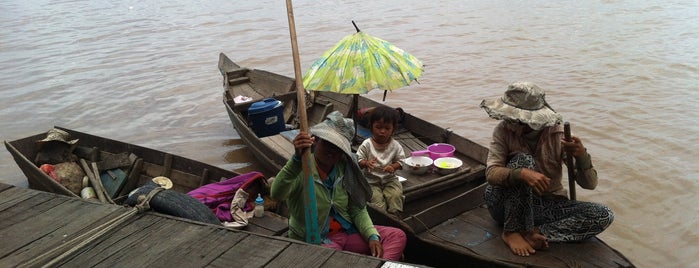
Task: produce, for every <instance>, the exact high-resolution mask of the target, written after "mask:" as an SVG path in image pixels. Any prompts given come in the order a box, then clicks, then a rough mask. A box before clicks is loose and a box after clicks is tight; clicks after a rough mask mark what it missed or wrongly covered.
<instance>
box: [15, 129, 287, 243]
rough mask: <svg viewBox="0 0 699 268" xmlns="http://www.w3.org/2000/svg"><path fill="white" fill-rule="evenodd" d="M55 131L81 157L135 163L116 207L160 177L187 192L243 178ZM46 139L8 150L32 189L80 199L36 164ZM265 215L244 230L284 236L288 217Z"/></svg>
mask: <svg viewBox="0 0 699 268" xmlns="http://www.w3.org/2000/svg"><path fill="white" fill-rule="evenodd" d="M55 128H57V129H60V130H63V131H66V132H67V133H68V134H70V136H71V138H72V139H78V142H77V143H76V145H78V146H77V147H76V149H75V151H76V154H78V153H77V151H78V148H83V149H84V148H97V149H98V150H99V153H98V154H99V155H101V158H102V159H107V158H109V157H110V156H111V157H112V159H113V158H114V156H117V155H124V154H126V155H129V156H131V157H130V158H131V159H133V161H131V163H130V165H129V166H127V167H125V168H124V169H125V170H126V173H127V176H126V178H125V182H124V183H123V186H122V187H121V189H120V190H119V191H118V193H116V194H115V197H116V198H114V199H113V201H114V203H117V204H122V203H124V201H125V199H126V195H127V194H128V193H129V192H131V191H132V190H134V189H136V188H137V187H139V186H141V185H143V184H145V183H146V182H148V181H150V180H152V179H153V178H154V177H158V176H164V177H167V178H169V179H170V181H171V182H172V188H171V189H172V190H174V191H176V192H180V193H187V192H189V191H191V190H194V189H196V188H199V187H200V186H202V185H205V184H209V183H215V182H219V181H220V180H223V179H228V178H233V177H236V176H238V175H241V174H238V173H236V172H233V171H229V170H225V169H222V168H218V167H216V166H212V165H208V164H205V163H202V162H198V161H195V160H192V159H188V158H185V157H182V156H177V155H173V154H169V153H166V152H162V151H158V150H154V149H150V148H146V147H141V146H138V145H134V144H129V143H125V142H121V141H116V140H112V139H108V138H103V137H98V136H94V135H90V134H86V133H82V132H78V131H75V130H71V129H67V128H61V127H55ZM45 137H46V132H42V133H39V134H36V135H33V136H29V137H26V138H22V139H18V140H14V141H10V142H7V141H5V147H6V148H7V150H8V151H9V152H10V153H11V154H12V157H13V158H14V159H15V162H17V165H18V166H19V167H20V169H21V170H22V172H23V173H24V174H25V176H26V177H27V180H28V182H29V188H31V189H35V190H40V191H45V192H51V193H57V194H61V195H67V196H72V197H76V198H80V196H79V195H78V194H76V193H75V192H74V191H71V190H69V189H68V188H66V187H65V186H64V185H63V184H61V183H58V182H57V181H56V180H54V179H52V178H51V177H50V176H49V175H47V174H46V173H45V172H44V171H42V170H40V169H39V167H37V165H35V162H34V159H35V158H36V156H37V154H38V153H39V152H38V147H37V144H36V142H37V141H39V140H41V139H44V138H45ZM171 215H172V214H171ZM266 215H267V217H262V218H254V219H251V220H250V222H249V225H248V226H247V227H245V230H247V231H250V232H254V233H259V234H265V235H281V234H283V233H285V232H286V230H287V229H288V226H287V224H288V223H287V220H286V218H284V217H282V216H280V215H278V214H276V213H273V212H266Z"/></svg>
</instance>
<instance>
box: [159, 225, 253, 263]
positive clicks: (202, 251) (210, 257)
mask: <svg viewBox="0 0 699 268" xmlns="http://www.w3.org/2000/svg"><path fill="white" fill-rule="evenodd" d="M248 236H249V235H248V234H245V233H242V232H230V231H227V230H225V229H217V228H205V229H203V230H202V232H200V234H199V237H198V238H197V239H191V240H190V241H189V242H188V243H181V244H180V246H179V247H178V248H176V250H172V251H169V252H166V253H165V254H163V256H162V257H161V258H160V259H158V260H157V261H156V262H155V263H153V265H152V266H162V267H205V266H208V265H209V264H210V263H212V262H214V261H216V259H217V258H219V257H221V256H225V254H226V251H228V250H230V249H231V247H233V246H235V245H236V244H237V243H239V241H242V240H243V239H245V238H246V237H248ZM233 264H234V263H233V262H232V263H229V265H228V267H231V266H237V265H233Z"/></svg>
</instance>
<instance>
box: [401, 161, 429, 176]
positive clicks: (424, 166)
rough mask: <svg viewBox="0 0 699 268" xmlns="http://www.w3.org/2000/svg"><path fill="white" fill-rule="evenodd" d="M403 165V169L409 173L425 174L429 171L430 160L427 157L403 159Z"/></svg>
mask: <svg viewBox="0 0 699 268" xmlns="http://www.w3.org/2000/svg"><path fill="white" fill-rule="evenodd" d="M403 163H404V164H405V169H407V170H408V171H410V173H413V174H418V175H421V174H425V172H427V170H429V169H430V166H432V158H429V157H427V156H411V157H408V158H406V159H403Z"/></svg>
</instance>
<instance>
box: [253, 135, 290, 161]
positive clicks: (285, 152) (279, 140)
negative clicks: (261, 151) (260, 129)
mask: <svg viewBox="0 0 699 268" xmlns="http://www.w3.org/2000/svg"><path fill="white" fill-rule="evenodd" d="M260 140H261V141H262V142H263V143H264V144H265V145H266V146H267V147H269V148H270V149H272V150H274V151H275V152H277V153H278V154H280V155H282V156H283V157H284V158H285V159H290V158H291V157H292V156H293V155H294V145H293V144H292V143H291V141H289V140H287V139H286V138H285V137H284V136H283V135H281V134H277V135H272V136H267V137H264V138H261V139H260Z"/></svg>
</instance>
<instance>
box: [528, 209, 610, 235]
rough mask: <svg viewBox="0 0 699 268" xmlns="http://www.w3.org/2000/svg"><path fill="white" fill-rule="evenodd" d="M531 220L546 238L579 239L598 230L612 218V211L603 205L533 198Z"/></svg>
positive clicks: (604, 227) (596, 232)
mask: <svg viewBox="0 0 699 268" xmlns="http://www.w3.org/2000/svg"><path fill="white" fill-rule="evenodd" d="M534 203H535V207H537V210H540V212H538V213H536V215H537V216H536V219H535V221H536V222H537V223H541V226H540V228H541V232H542V233H543V234H544V235H546V237H548V238H549V240H550V241H556V242H569V241H581V240H585V239H588V238H591V237H594V236H595V235H598V234H600V233H601V232H602V231H604V230H605V229H607V227H609V225H611V224H612V221H614V212H612V210H611V209H609V208H608V207H607V206H604V205H601V204H597V203H591V202H581V201H574V200H568V199H564V198H560V199H545V198H544V199H539V200H535V201H534Z"/></svg>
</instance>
